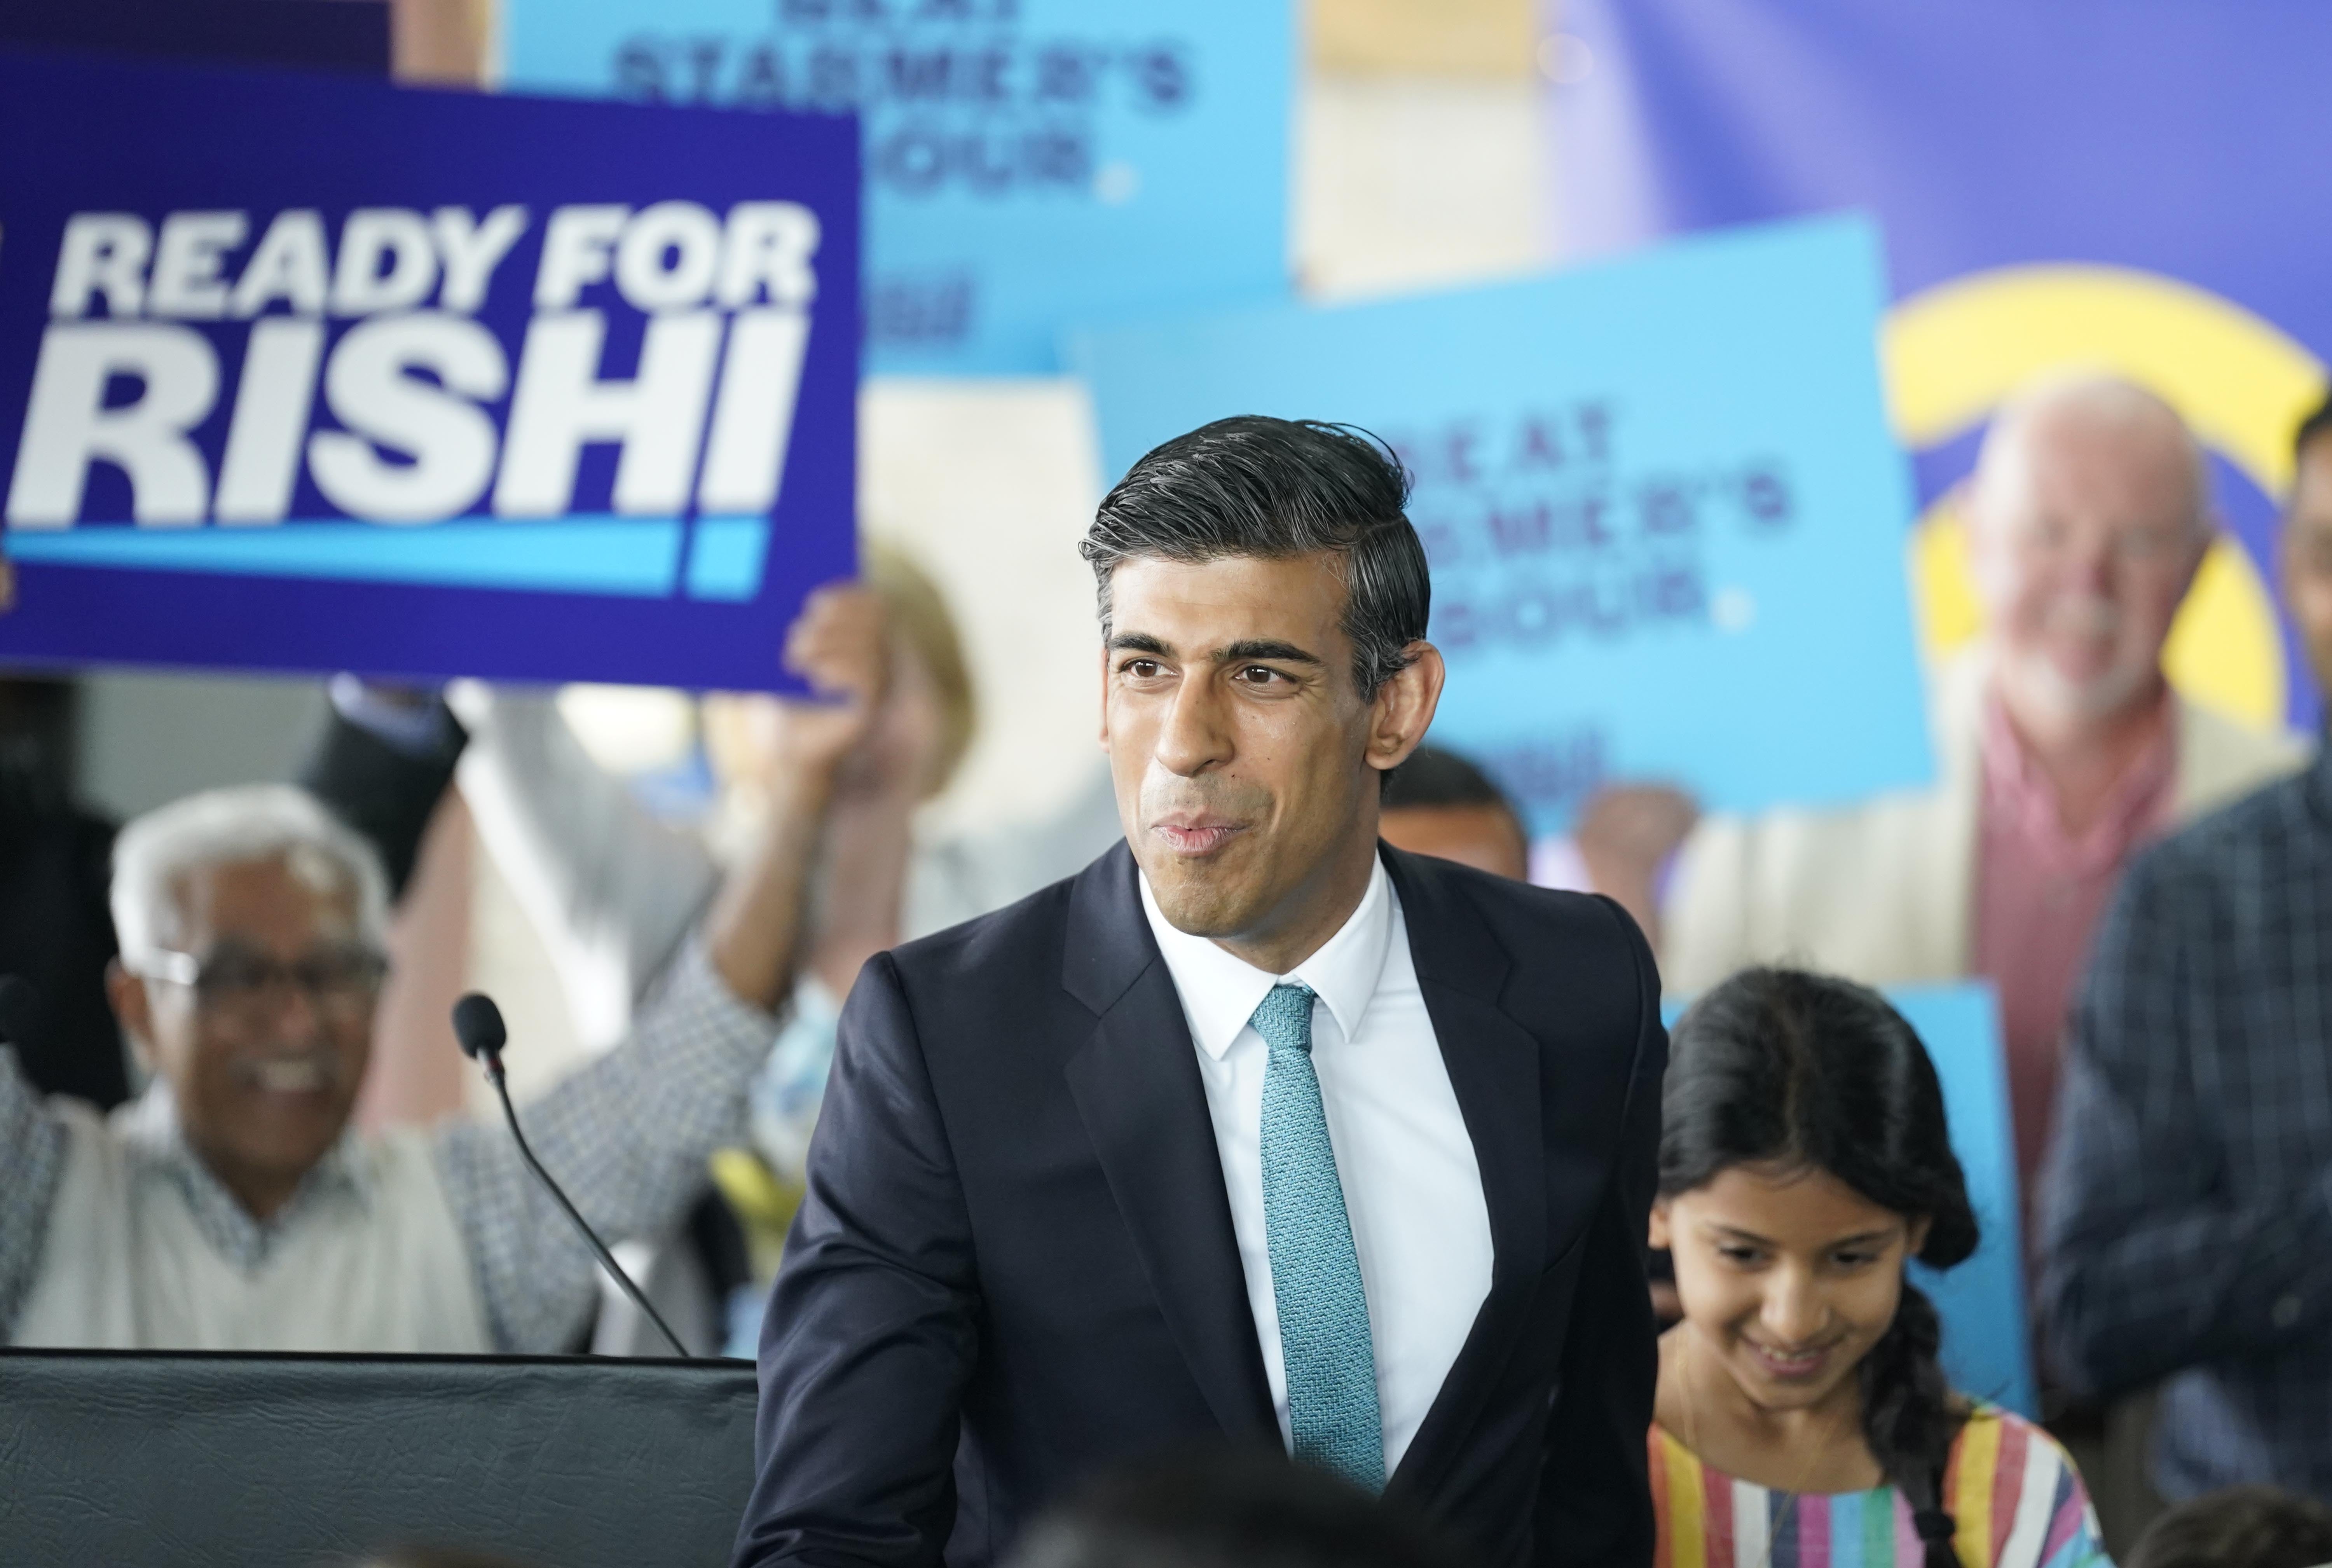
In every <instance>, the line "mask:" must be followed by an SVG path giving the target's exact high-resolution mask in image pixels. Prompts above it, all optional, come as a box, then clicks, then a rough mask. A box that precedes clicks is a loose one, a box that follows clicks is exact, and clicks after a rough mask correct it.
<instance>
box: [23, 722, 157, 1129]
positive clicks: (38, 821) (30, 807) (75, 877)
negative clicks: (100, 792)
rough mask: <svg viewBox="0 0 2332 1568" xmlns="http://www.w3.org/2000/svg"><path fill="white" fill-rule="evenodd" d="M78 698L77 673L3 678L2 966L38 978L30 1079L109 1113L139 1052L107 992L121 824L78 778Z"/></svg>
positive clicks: (29, 1037) (29, 1027)
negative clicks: (81, 791) (110, 905)
mask: <svg viewBox="0 0 2332 1568" xmlns="http://www.w3.org/2000/svg"><path fill="white" fill-rule="evenodd" d="M77 696H78V693H76V692H75V690H74V688H73V686H72V684H71V683H70V682H66V681H55V680H40V679H35V678H32V677H26V676H6V677H0V974H12V975H15V976H17V977H19V978H20V979H23V980H26V981H28V982H30V984H31V987H32V989H31V991H30V992H29V993H28V998H29V999H28V1002H27V1004H26V1005H24V1006H23V1007H21V1008H20V1009H19V1014H20V1016H19V1017H18V1018H16V1019H15V1020H14V1023H15V1028H17V1029H18V1030H19V1031H20V1033H21V1034H22V1035H23V1038H21V1039H14V1040H11V1041H9V1042H8V1043H9V1044H10V1045H13V1046H14V1047H16V1060H17V1066H19V1067H20V1068H21V1069H22V1070H23V1072H24V1077H25V1079H26V1081H27V1082H29V1083H30V1084H31V1085H33V1087H34V1088H35V1089H37V1090H39V1091H40V1092H41V1093H43V1094H44V1095H72V1097H73V1098H75V1099H77V1100H81V1101H85V1102H86V1103H88V1104H91V1105H94V1106H96V1107H97V1108H98V1109H99V1110H100V1111H103V1110H110V1109H111V1108H112V1107H114V1106H115V1105H118V1104H120V1103H121V1102H122V1101H123V1100H125V1099H128V1098H129V1056H128V1054H127V1053H126V1052H125V1051H124V1050H123V1049H122V1045H121V1030H120V1028H119V1026H118V1025H116V1024H115V1022H114V1020H113V1011H112V1009H111V1008H110V1007H109V1006H108V1005H107V1003H106V999H105V970H106V966H107V965H108V964H110V963H111V962H112V961H113V954H114V945H113V923H112V921H111V919H110V917H109V916H108V915H107V913H106V908H105V888H106V854H107V851H108V850H109V849H110V847H111V846H112V843H113V823H112V822H111V821H110V820H109V819H107V818H106V817H101V816H100V815H98V814H97V813H96V812H94V811H91V810H88V809H86V808H83V807H82V806H81V805H80V804H79V803H78V802H76V801H75V800H74V799H73V798H72V789H71V786H70V776H71V772H72V767H71V763H72V750H73V730H74V718H75V707H76V703H77Z"/></svg>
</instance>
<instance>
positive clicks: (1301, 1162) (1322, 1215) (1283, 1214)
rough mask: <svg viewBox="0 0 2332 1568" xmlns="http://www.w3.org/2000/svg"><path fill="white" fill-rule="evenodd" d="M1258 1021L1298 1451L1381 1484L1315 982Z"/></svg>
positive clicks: (1272, 1240)
mask: <svg viewBox="0 0 2332 1568" xmlns="http://www.w3.org/2000/svg"><path fill="white" fill-rule="evenodd" d="M1248 1022H1250V1023H1252V1024H1253V1025H1254V1026H1255V1032H1256V1033H1257V1034H1258V1035H1261V1036H1262V1037H1263V1041H1264V1044H1266V1045H1267V1046H1269V1047H1271V1059H1270V1062H1269V1064H1268V1065H1267V1066H1266V1067H1265V1069H1264V1074H1263V1229H1264V1234H1265V1236H1266V1238H1268V1241H1269V1244H1270V1249H1271V1296H1272V1300H1273V1302H1274V1303H1275V1304H1276V1305H1277V1307H1278V1310H1279V1359H1280V1363H1281V1365H1282V1366H1284V1367H1285V1369H1286V1372H1287V1424H1288V1426H1289V1428H1290V1429H1292V1431H1293V1433H1294V1436H1295V1457H1296V1458H1299V1459H1307V1460H1309V1461H1311V1462H1312V1463H1314V1464H1315V1465H1321V1466H1324V1467H1326V1468H1328V1469H1331V1470H1333V1471H1335V1472H1336V1473H1337V1474H1338V1475H1340V1476H1343V1477H1346V1478H1347V1479H1349V1480H1352V1481H1356V1482H1358V1483H1359V1484H1360V1485H1362V1486H1363V1487H1368V1488H1369V1489H1370V1490H1371V1491H1382V1490H1383V1489H1384V1484H1385V1468H1384V1426H1383V1421H1382V1419H1381V1416H1380V1414H1379V1412H1378V1410H1377V1358H1376V1347H1375V1343H1374V1341H1372V1340H1371V1338H1370V1335H1369V1298H1368V1296H1367V1295H1366V1294H1365V1293H1364V1292H1363V1291H1362V1288H1361V1258H1360V1254H1359V1253H1357V1252H1355V1251H1354V1250H1353V1249H1352V1219H1351V1217H1350V1216H1348V1215H1347V1214H1346V1213H1345V1212H1344V1189H1343V1184H1342V1183H1340V1182H1339V1181H1337V1180H1336V1150H1335V1146H1334V1145H1333V1143H1330V1142H1329V1141H1328V1117H1327V1114H1326V1112H1325V1111H1324V1110H1323V1109H1322V1108H1321V1104H1320V1079H1319V1076H1318V1075H1316V1074H1315V1073H1314V1072H1313V1070H1312V990H1311V988H1310V987H1309V986H1300V985H1296V986H1274V987H1272V988H1271V994H1270V995H1269V996H1267V997H1266V998H1264V999H1263V1002H1262V1005H1261V1006H1259V1007H1257V1009H1255V1016H1254V1017H1253V1018H1250V1019H1249V1020H1248Z"/></svg>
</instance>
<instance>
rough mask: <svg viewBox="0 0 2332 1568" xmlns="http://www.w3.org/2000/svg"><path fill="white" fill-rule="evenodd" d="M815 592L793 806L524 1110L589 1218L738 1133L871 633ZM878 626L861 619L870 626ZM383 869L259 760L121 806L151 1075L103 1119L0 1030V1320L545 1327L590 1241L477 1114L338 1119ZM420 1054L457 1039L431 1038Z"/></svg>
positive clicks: (120, 903)
mask: <svg viewBox="0 0 2332 1568" xmlns="http://www.w3.org/2000/svg"><path fill="white" fill-rule="evenodd" d="M828 609H829V610H830V611H831V612H832V613H827V614H824V615H822V616H821V617H812V619H813V621H814V623H815V624H813V625H812V626H810V628H809V633H808V635H807V636H805V637H804V638H802V639H801V641H802V642H803V645H804V646H803V649H802V650H799V652H800V656H798V657H797V658H795V659H793V660H792V661H791V662H792V663H793V664H795V666H796V667H797V668H798V669H801V670H802V672H803V673H804V674H807V675H808V678H809V680H810V682H811V684H813V685H814V686H816V687H817V688H819V689H820V690H821V691H822V692H823V693H827V695H828V696H830V697H833V698H836V699H839V700H836V701H831V702H827V703H783V704H781V706H782V707H784V708H785V709H786V710H787V711H788V712H787V715H786V719H787V722H785V723H784V724H783V725H782V726H781V727H782V729H783V731H784V736H783V743H782V744H780V745H779V746H777V747H775V748H774V749H773V756H772V761H773V765H774V766H775V767H776V768H777V769H778V770H781V772H782V775H783V777H782V778H774V777H773V779H772V780H771V787H772V789H773V790H775V791H778V792H779V793H781V794H785V795H786V796H788V806H789V809H787V810H781V811H776V812H773V813H772V816H771V821H770V824H769V826H768V827H766V828H765V829H764V831H763V833H762V835H761V841H760V845H759V846H758V847H757V848H756V849H755V850H754V851H753V852H752V853H750V854H749V855H748V856H745V858H744V860H743V862H742V863H741V865H739V867H738V869H737V870H736V871H735V873H734V874H733V875H731V878H730V879H729V881H728V882H727V884H724V886H723V887H722V889H721V891H720V892H719V893H718V894H716V895H714V897H713V899H712V903H711V904H710V906H709V907H708V909H707V911H706V913H704V914H703V915H702V917H701V920H700V923H699V925H698V928H697V931H696V932H695V934H694V935H693V936H692V937H691V939H690V940H689V942H688V943H687V945H686V946H684V947H683V950H682V951H681V953H680V954H679V956H678V957H677V958H676V959H675V960H674V962H673V963H672V965H671V966H670V968H669V970H667V973H666V975H665V977H664V981H663V983H662V986H661V989H660V990H658V992H657V993H656V994H655V996H654V997H652V998H651V999H650V1000H649V1001H648V1003H647V1005H646V1006H645V1007H644V1008H643V1009H641V1010H640V1012H639V1013H638V1014H637V1015H636V1019H635V1023H634V1027H633V1029H632V1033H631V1036H630V1037H629V1038H628V1039H626V1041H625V1042H624V1043H622V1044H621V1045H619V1046H617V1047H616V1048H614V1049H613V1050H611V1051H609V1052H607V1054H606V1055H604V1056H601V1057H599V1058H598V1059H597V1060H596V1061H594V1062H592V1063H591V1064H590V1065H589V1066H586V1067H584V1068H582V1069H581V1070H579V1071H578V1072H577V1073H575V1074H573V1075H572V1076H569V1077H568V1078H567V1079H566V1080H565V1081H564V1082H562V1083H561V1084H560V1085H559V1086H558V1087H556V1088H555V1089H553V1090H551V1091H550V1093H549V1094H547V1095H544V1096H542V1097H541V1098H540V1100H538V1101H537V1102H536V1103H535V1104H533V1105H532V1106H531V1107H530V1108H529V1110H528V1112H527V1121H528V1123H529V1134H530V1139H531V1141H532V1143H534V1146H535V1149H536V1152H538V1153H539V1154H540V1157H541V1159H542V1161H543V1162H544V1164H545V1165H547V1166H548V1167H549V1168H550V1170H551V1171H552V1172H553V1173H554V1174H555V1175H556V1176H558V1177H559V1180H560V1181H561V1182H562V1183H563V1184H564V1185H565V1186H566V1188H567V1190H568V1191H569V1194H570V1195H571V1196H572V1197H573V1199H574V1200H575V1203H576V1206H577V1208H578V1209H580V1210H581V1211H582V1213H583V1214H584V1216H585V1217H586V1218H587V1219H589V1220H590V1222H591V1224H592V1225H593V1226H594V1228H596V1229H598V1230H599V1231H600V1232H601V1234H603V1235H607V1236H610V1237H621V1236H636V1235H645V1234H651V1233H655V1232H657V1231H660V1230H664V1229H669V1228H670V1227H672V1226H673V1225H674V1223H675V1222H676V1221H678V1219H680V1218H681V1216H682V1214H683V1212H684V1211H685V1210H686V1209H687V1208H688V1206H689V1204H690V1203H691V1202H692V1201H693V1199H694V1198H695V1196H696V1195H697V1193H698V1192H699V1191H700V1190H702V1185H703V1181H704V1170H705V1161H706V1158H707V1156H708V1155H709V1154H710V1153H711V1152H712V1151H713V1150H714V1149H716V1148H719V1147H721V1146H722V1145H723V1144H726V1143H735V1142H737V1141H738V1140H739V1138H740V1137H741V1135H742V1133H743V1124H744V1120H745V1095H746V1090H747V1087H748V1085H749V1084H750V1081H751V1078H752V1076H753V1074H754V1072H755V1071H756V1070H757V1069H758V1068H759V1067H760V1065H761V1063H762V1061H763V1060H764V1059H765V1058H766V1057H767V1056H768V1054H769V1041H770V1039H771V1037H772V1036H773V1035H774V1034H775V1032H776V1021H775V1019H774V1018H773V1017H772V1014H773V1012H774V1011H775V1009H777V1007H778V1006H779V1003H780V1002H782V1001H783V1000H784V999H785V998H786V995H787V992H788V987H789V983H790V977H791V972H792V969H793V960H794V946H795V938H796V934H797V933H798V930H799V928H800V917H801V906H802V895H803V889H804V886H805V884H806V881H807V873H808V849H809V846H810V844H811V842H812V839H811V838H809V837H806V836H805V834H804V833H803V832H802V831H800V830H799V825H800V824H801V823H802V822H804V821H814V820H815V818H816V817H817V813H818V811H819V810H820V809H822V804H821V803H822V800H823V798H824V796H825V794H826V793H827V792H828V791H830V789H831V787H832V782H833V777H834V772H835V770H836V767H837V766H838V765H839V764H840V762H841V760H843V758H844V757H846V755H847V754H848V753H849V751H851V749H852V747H853V746H854V745H855V743H856V742H857V741H858V739H859V738H860V737H861V735H862V734H863V733H864V731H865V727H866V723H867V718H868V714H869V713H870V712H872V709H873V706H874V701H875V699H876V698H877V697H878V696H879V694H880V693H879V688H880V685H881V669H882V664H881V657H880V639H879V636H877V635H875V634H874V632H872V631H870V630H869V629H868V627H867V626H859V625H856V624H855V622H858V621H865V620H866V619H867V617H865V616H863V615H862V616H856V617H854V616H852V615H851V614H849V613H848V609H849V607H847V606H842V607H832V606H830V607H828ZM870 625H871V623H870ZM112 904H113V918H114V923H115V925H116V927H117V928H118V932H119V938H120V951H121V956H120V960H119V963H118V964H117V965H116V966H115V968H114V970H113V971H112V973H111V975H110V992H111V997H112V1000H113V1005H114V1008H115V1010H116V1011H117V1013H118V1014H119V1017H120V1019H121V1022H122V1026H123V1028H124V1031H125V1032H126V1033H127V1034H128V1035H129V1037H130V1039H131V1040H132V1042H133V1043H134V1045H135V1046H136V1048H137V1050H138V1053H139V1058H140V1059H141V1061H142V1062H143V1064H144V1066H146V1068H147V1069H148V1071H149V1072H150V1073H151V1075H152V1082H151V1084H150V1085H149V1086H148V1089H147V1091H146V1092H145V1094H144V1095H141V1096H139V1098H137V1099H136V1100H134V1101H132V1102H131V1103H130V1104H128V1105H125V1106H123V1107H121V1108H120V1109H119V1110H118V1111H116V1112H115V1113H113V1114H111V1115H110V1116H100V1114H98V1113H97V1112H96V1111H95V1110H94V1109H92V1108H91V1107H90V1106H87V1105H84V1104H81V1103H79V1102H76V1101H71V1100H64V1099H51V1100H43V1099H42V1098H41V1097H40V1096H39V1095H35V1094H34V1093H33V1091H32V1090H31V1089H30V1088H29V1087H28V1086H27V1085H25V1083H24V1079H23V1077H22V1076H21V1075H20V1074H19V1072H18V1070H17V1066H16V1063H15V1060H14V1052H13V1051H12V1050H9V1049H6V1048H5V1047H0V1341H5V1342H7V1343H14V1344H18V1345H49V1346H91V1347H100V1348H111V1349H193V1350H260V1349H265V1350H313V1351H388V1352H396V1351H416V1352H441V1353H464V1352H483V1351H490V1350H491V1351H510V1352H537V1353H541V1352H554V1351H558V1350H560V1349H563V1348H565V1347H566V1346H567V1345H569V1343H572V1341H573V1340H574V1339H575V1338H576V1336H577V1335H578V1333H579V1332H580V1331H581V1330H582V1328H583V1327H584V1326H585V1324H587V1323H588V1318H589V1315H590V1312H591V1309H592V1305H593V1304H594V1302H595V1301H596V1300H597V1283H596V1280H595V1268H596V1266H595V1265H594V1263H593V1261H592V1259H591V1257H590V1254H589V1253H588V1251H587V1250H585V1248H583V1246H582V1244H581V1243H580V1241H579V1240H578V1238H576V1237H575V1236H574V1235H573V1233H572V1232H571V1231H570V1230H569V1229H568V1228H567V1226H566V1224H565V1223H564V1221H563V1220H562V1219H560V1217H559V1215H558V1213H557V1212H556V1210H555V1209H554V1208H553V1206H552V1200H551V1199H550V1197H549V1196H548V1195H547V1194H545V1193H544V1192H543V1191H542V1190H540V1188H539V1187H538V1186H536V1184H535V1183H534V1182H533V1181H531V1180H530V1177H529V1175H528V1173H527V1171H525V1169H524V1167H523V1166H522V1164H521V1162H520V1158H519V1155H518V1153H517V1151H516V1150H515V1148H513V1147H512V1146H511V1143H510V1141H509V1134H508V1133H507V1132H506V1131H505V1130H504V1129H503V1128H502V1126H500V1125H499V1124H490V1123H471V1122H467V1121H456V1122H452V1123H446V1124H444V1125H443V1126H440V1127H437V1128H435V1129H433V1130H417V1129H416V1130H406V1131H398V1132H392V1133H385V1134H377V1135H376V1134H363V1133H356V1132H353V1131H351V1130H350V1129H349V1113H350V1111H351V1110H352V1108H353V1107H354V1105H355V1103H356V1097H357V1092H358V1087H359V1086H360V1085H361V1083H362V1081H363V1078H364V1073H365V1066H366V1061H367V1058H368V1055H369V1051H370V1045H371V1037H372V1023H373V1012H374V1008H375V1004H376V1002H377V1000H378V994H379V989H380V982H381V980H382V978H383V976H384V975H385V973H386V972H387V961H386V960H385V959H384V958H383V956H382V951H381V937H382V927H383V924H384V923H385V920H386V908H387V892H386V879H385V877H384V875H383V873H382V870H381V865H380V861H379V858H378V856H377V855H376V854H375V852H374V850H373V849H372V847H371V846H370V845H368V843H367V842H366V841H365V840H363V839H362V838H360V837H357V836H356V835H355V834H353V833H352V832H350V831H349V829H348V828H347V827H343V826H342V825H341V824H340V823H339V821H338V820H337V819H335V818H334V817H332V816H331V815H330V813H328V812H327V811H326V810H325V809H324V808H323V807H322V806H321V805H320V804H319V803H318V802H317V801H316V800H315V799H314V798H311V797H310V796H308V795H307V794H305V793H303V792H301V791H300V790H298V789H292V788H290V787H287V786H278V785H263V786H254V787H250V788H244V789H222V790H215V791H212V792H210V793H207V794H203V795H197V796H194V797H192V798H188V799H185V800H181V801H178V802H177V803H176V804H174V805H171V806H167V807H165V808H162V809H160V810H158V811H156V812H153V813H151V814H150V815H148V816H147V817H142V818H140V819H139V820H138V821H136V822H133V823H132V824H130V825H129V827H127V828H125V829H124V830H123V832H122V834H121V837H120V838H119V840H118V841H117V843H116V846H115V851H114V879H113V888H112ZM445 1048H446V1049H448V1050H451V1049H453V1048H454V1043H453V1040H452V1038H451V1036H450V1033H449V1036H448V1037H447V1040H446V1044H445Z"/></svg>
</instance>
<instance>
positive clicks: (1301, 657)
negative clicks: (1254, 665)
mask: <svg viewBox="0 0 2332 1568" xmlns="http://www.w3.org/2000/svg"><path fill="white" fill-rule="evenodd" d="M1243 659H1271V660H1275V661H1276V662H1277V663H1280V664H1322V665H1324V664H1327V662H1328V661H1327V660H1325V659H1324V658H1322V657H1321V656H1320V655H1317V654H1314V653H1307V652H1306V651H1305V650H1304V649H1302V648H1299V647H1297V646H1296V645H1295V644H1294V643H1283V642H1277V641H1275V640H1273V639H1272V638H1269V637H1250V638H1248V639H1247V640H1246V641H1245V642H1238V643H1233V644H1231V645H1230V646H1228V647H1227V648H1225V649H1223V650H1222V651H1221V652H1220V653H1219V654H1217V655H1215V662H1216V663H1217V664H1237V663H1238V662H1239V661H1241V660H1243Z"/></svg>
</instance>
